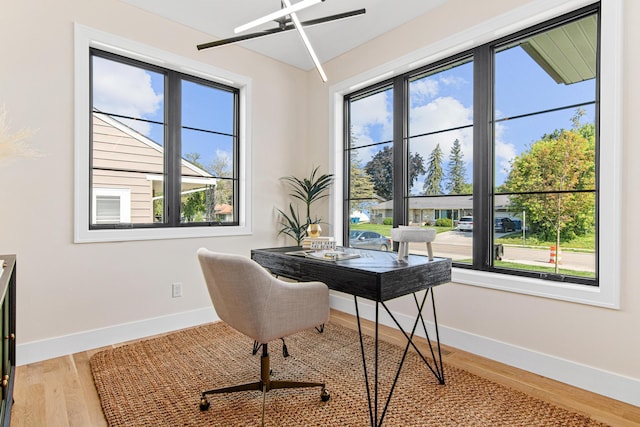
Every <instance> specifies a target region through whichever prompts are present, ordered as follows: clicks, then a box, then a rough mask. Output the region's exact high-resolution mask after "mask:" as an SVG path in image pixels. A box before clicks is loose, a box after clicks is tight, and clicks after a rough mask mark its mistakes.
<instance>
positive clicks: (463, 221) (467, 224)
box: [458, 216, 473, 231]
mask: <svg viewBox="0 0 640 427" xmlns="http://www.w3.org/2000/svg"><path fill="white" fill-rule="evenodd" d="M458 230H459V231H473V217H472V216H463V217H462V218H460V221H458Z"/></svg>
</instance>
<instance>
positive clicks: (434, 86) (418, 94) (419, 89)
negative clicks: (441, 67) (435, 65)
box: [410, 78, 440, 103]
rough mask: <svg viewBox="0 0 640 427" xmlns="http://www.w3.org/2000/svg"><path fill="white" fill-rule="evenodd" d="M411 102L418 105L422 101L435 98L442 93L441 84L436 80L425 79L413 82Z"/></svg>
mask: <svg viewBox="0 0 640 427" xmlns="http://www.w3.org/2000/svg"><path fill="white" fill-rule="evenodd" d="M410 90H411V100H412V102H415V103H418V102H419V101H420V100H423V99H427V98H433V97H434V96H436V95H438V92H439V91H440V84H439V83H438V81H437V80H435V79H429V78H424V79H420V80H416V81H414V82H411V89H410Z"/></svg>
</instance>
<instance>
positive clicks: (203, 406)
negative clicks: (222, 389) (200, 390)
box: [200, 396, 211, 411]
mask: <svg viewBox="0 0 640 427" xmlns="http://www.w3.org/2000/svg"><path fill="white" fill-rule="evenodd" d="M209 406H211V403H209V401H208V400H207V398H206V397H204V396H202V397H201V398H200V410H201V411H206V410H207V409H209Z"/></svg>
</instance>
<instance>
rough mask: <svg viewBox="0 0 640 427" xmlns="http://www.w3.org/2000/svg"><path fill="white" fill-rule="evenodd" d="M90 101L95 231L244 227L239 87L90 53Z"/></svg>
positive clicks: (92, 225)
mask: <svg viewBox="0 0 640 427" xmlns="http://www.w3.org/2000/svg"><path fill="white" fill-rule="evenodd" d="M91 101H92V102H91V138H90V141H91V147H90V157H91V162H90V179H91V185H90V191H91V193H92V196H91V199H92V200H95V203H94V204H93V205H92V209H93V210H95V212H92V213H91V221H92V222H91V228H94V229H105V228H116V227H118V228H123V227H130V228H136V227H167V226H168V227H178V226H186V225H199V226H203V225H208V226H212V225H235V224H237V223H238V203H237V200H238V196H237V192H238V185H237V182H238V172H239V171H238V161H237V158H238V156H237V152H238V117H237V111H238V90H237V89H235V88H232V87H228V86H224V85H221V84H219V83H214V82H211V81H207V80H204V79H201V78H197V77H194V76H190V75H186V74H184V73H179V72H176V71H172V70H169V69H164V68H160V67H157V66H153V65H150V64H146V63H143V62H140V61H137V60H133V59H129V58H126V57H122V56H118V55H114V54H112V53H108V52H103V51H99V50H92V52H91ZM107 189H111V191H113V189H116V190H119V191H121V192H126V193H127V194H128V195H129V199H128V202H127V203H124V200H123V199H122V198H121V197H119V196H113V195H112V196H108V197H107V196H104V193H105V191H106V190H107ZM124 207H126V208H127V209H128V211H127V212H124V214H121V212H122V210H123V209H124ZM116 210H117V211H118V215H115V212H116Z"/></svg>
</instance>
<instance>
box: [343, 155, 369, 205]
mask: <svg viewBox="0 0 640 427" xmlns="http://www.w3.org/2000/svg"><path fill="white" fill-rule="evenodd" d="M349 179H350V183H349V198H350V199H351V200H352V202H351V206H350V208H351V210H359V211H363V210H367V209H368V208H369V207H370V205H371V203H372V201H371V200H372V199H374V198H375V196H376V192H375V189H374V187H373V182H371V178H370V177H369V175H367V173H366V172H365V171H364V168H363V167H362V166H361V165H360V161H359V160H358V157H357V154H356V153H355V152H352V154H351V168H350V170H349Z"/></svg>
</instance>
